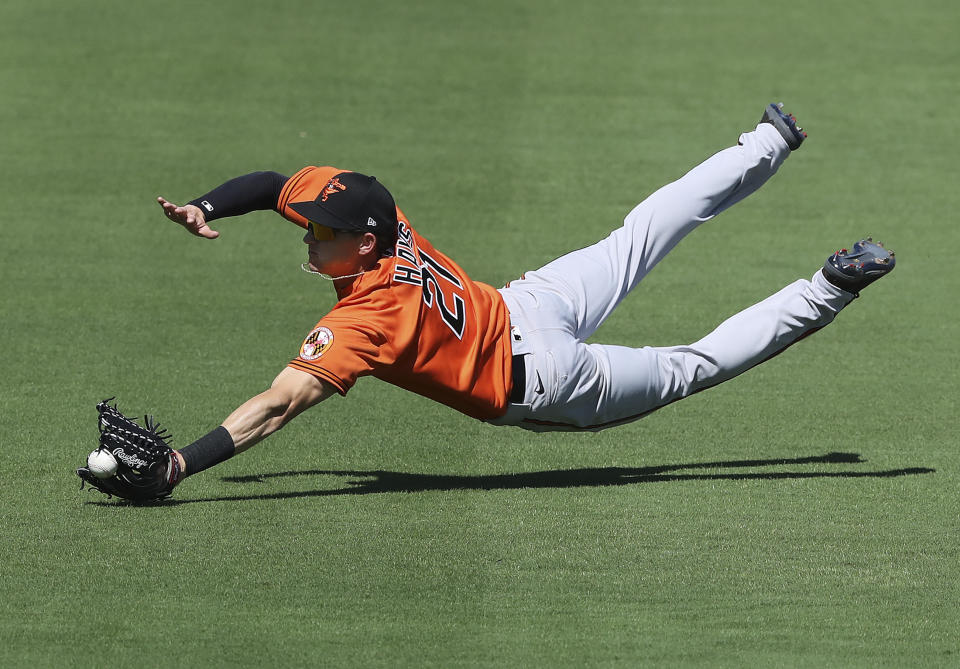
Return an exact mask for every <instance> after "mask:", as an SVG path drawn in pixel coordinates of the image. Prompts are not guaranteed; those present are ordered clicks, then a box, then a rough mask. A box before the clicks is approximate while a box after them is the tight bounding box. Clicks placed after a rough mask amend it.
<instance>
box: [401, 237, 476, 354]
mask: <svg viewBox="0 0 960 669" xmlns="http://www.w3.org/2000/svg"><path fill="white" fill-rule="evenodd" d="M396 254H397V265H396V268H395V269H394V273H393V278H394V280H395V281H399V282H401V283H408V284H411V285H414V286H420V289H421V296H422V298H423V303H424V304H425V305H426V306H427V308H428V309H433V308H436V310H437V311H438V312H439V314H440V318H442V319H443V322H444V323H445V324H446V325H447V327H448V328H450V330H451V331H452V332H453V334H455V335H456V336H457V339H463V332H464V329H465V328H466V325H467V310H466V303H465V302H464V300H463V296H462V295H461V292H462V291H463V283H462V282H461V281H460V279H458V278H457V276H456V274H454V273H453V272H451V271H450V270H449V269H447V268H446V267H444V266H443V264H441V263H440V262H439V261H438V260H436V259H435V258H433V257H432V256H430V254H428V253H427V252H426V251H424V250H423V249H421V248H419V247H417V244H416V242H415V241H414V239H413V232H412V231H411V230H410V228H409V227H407V225H406V223H404V221H400V222H399V225H398V226H397V247H396ZM444 287H446V288H447V291H448V292H447V294H444V291H443V289H444ZM458 291H459V292H458Z"/></svg>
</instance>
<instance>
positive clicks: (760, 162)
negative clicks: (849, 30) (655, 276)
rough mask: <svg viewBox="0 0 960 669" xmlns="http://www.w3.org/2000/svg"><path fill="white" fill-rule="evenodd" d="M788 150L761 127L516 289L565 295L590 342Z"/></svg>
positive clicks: (769, 127)
mask: <svg viewBox="0 0 960 669" xmlns="http://www.w3.org/2000/svg"><path fill="white" fill-rule="evenodd" d="M793 127H795V125H794V126H793ZM801 141H802V140H801ZM797 146H799V143H797ZM790 151H791V149H790V147H789V146H788V143H787V141H786V140H785V139H784V137H783V136H782V135H781V132H780V131H778V130H777V128H776V127H775V126H774V125H773V124H772V123H770V122H761V123H760V124H759V125H758V126H757V128H756V129H755V130H754V131H752V132H747V133H744V134H742V135H741V136H740V141H739V143H738V145H737V146H733V147H730V148H728V149H725V150H723V151H720V152H719V153H717V154H715V155H713V156H711V157H710V158H708V159H707V160H706V161H704V162H703V163H701V164H700V165H698V166H697V167H695V168H693V169H692V170H691V171H690V172H688V173H687V174H686V175H684V176H683V177H681V178H680V179H678V180H677V181H674V182H673V183H670V184H667V185H666V186H664V187H663V188H661V189H659V190H658V191H656V192H655V193H653V194H652V195H651V196H650V197H648V198H647V199H646V200H644V201H643V202H642V203H640V204H639V205H637V207H635V208H634V209H633V211H631V212H630V213H629V214H628V215H627V217H626V219H625V220H624V225H623V226H622V227H620V228H618V229H617V230H614V231H613V232H612V233H611V234H610V235H609V236H608V237H607V238H606V239H604V240H602V241H600V242H598V243H597V244H594V245H593V246H589V247H587V248H584V249H580V250H578V251H574V252H572V253H569V254H567V255H565V256H563V257H561V258H559V259H557V260H555V261H553V262H551V263H549V264H548V265H546V266H544V267H542V268H541V269H539V270H537V271H535V272H529V273H527V274H526V275H525V277H524V278H523V279H522V280H520V281H517V282H512V283H511V288H517V289H521V290H523V289H526V290H533V291H536V290H542V289H544V288H546V289H547V290H550V291H559V292H561V293H562V294H563V295H564V297H565V298H566V299H567V301H568V302H569V304H570V305H571V306H572V310H571V312H570V313H569V315H568V317H567V322H566V323H565V325H566V326H567V327H569V328H570V329H571V331H572V332H573V333H574V335H575V336H576V337H578V338H580V339H586V338H587V337H589V336H590V335H591V334H593V332H594V331H595V330H596V328H597V327H599V325H600V324H601V323H602V322H603V320H604V319H605V318H606V317H607V316H609V315H610V313H611V312H612V311H613V309H614V308H615V307H616V306H617V304H619V303H620V301H621V300H622V299H623V298H624V297H625V296H626V295H627V293H628V292H629V291H630V290H632V289H633V288H634V287H635V286H636V285H637V283H639V282H640V280H641V279H642V278H643V277H644V276H646V274H647V273H648V272H649V271H650V270H651V269H653V267H654V266H655V265H656V264H657V263H658V262H660V260H661V259H662V258H663V257H664V256H665V255H666V254H667V253H668V252H669V251H670V250H671V249H672V248H673V247H674V246H676V245H677V243H678V242H679V241H680V240H681V239H683V237H684V236H685V235H687V234H688V233H689V232H690V231H691V230H693V229H694V228H696V227H697V226H698V225H700V224H701V223H703V222H704V221H707V220H709V219H711V218H713V217H714V216H716V215H717V214H719V213H720V212H721V211H723V210H724V209H727V208H728V207H730V206H731V205H733V204H735V203H736V202H739V201H740V200H742V199H743V198H745V197H747V196H748V195H750V194H751V193H753V192H754V191H756V190H757V189H758V188H760V186H762V185H763V184H764V183H765V182H766V181H767V180H768V179H769V178H770V177H771V176H773V174H774V173H775V172H776V171H777V169H778V168H779V166H780V165H781V163H782V162H783V161H784V160H785V159H786V157H787V156H788V155H789V153H790Z"/></svg>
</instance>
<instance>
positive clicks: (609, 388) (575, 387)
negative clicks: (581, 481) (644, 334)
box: [489, 123, 854, 431]
mask: <svg viewBox="0 0 960 669" xmlns="http://www.w3.org/2000/svg"><path fill="white" fill-rule="evenodd" d="M789 155H790V149H789V147H788V146H787V143H786V141H785V140H784V139H783V137H782V136H781V135H780V133H779V132H778V131H777V129H776V128H774V127H773V126H772V125H770V124H769V123H761V124H759V125H758V126H757V128H756V129H755V130H754V131H752V132H747V133H743V134H742V135H740V141H739V142H738V144H737V146H733V147H730V148H728V149H724V150H723V151H720V152H719V153H717V154H715V155H713V156H712V157H710V158H708V159H707V160H706V161H704V162H703V163H701V164H700V165H698V166H697V167H695V168H693V169H692V170H691V171H690V172H688V173H687V174H686V175H684V176H683V177H681V178H680V179H678V180H677V181H675V182H673V183H670V184H667V185H666V186H664V187H663V188H661V189H660V190H658V191H656V192H655V193H653V194H652V195H651V196H650V197H648V198H647V199H646V200H644V201H643V202H642V203H640V204H639V205H637V206H636V207H635V208H634V209H633V211H631V212H630V213H629V214H628V215H627V217H626V219H625V220H624V224H623V226H622V227H620V228H618V229H616V230H614V231H613V232H612V233H611V234H610V235H609V236H608V237H607V238H606V239H604V240H602V241H600V242H598V243H597V244H594V245H593V246H589V247H587V248H584V249H580V250H579V251H574V252H573V253H569V254H567V255H565V256H563V257H561V258H559V259H557V260H555V261H553V262H551V263H549V264H547V265H546V266H544V267H542V268H541V269H538V270H536V271H534V272H528V273H527V274H525V275H524V277H523V278H522V279H520V280H519V281H513V282H511V283H510V284H508V285H507V287H505V288H502V289H500V292H501V294H502V295H503V299H504V301H505V302H506V304H507V308H508V309H509V311H510V322H511V325H512V327H513V332H512V333H511V343H512V345H513V353H514V354H515V355H524V356H525V363H526V364H525V367H526V389H525V393H524V400H523V402H522V403H518V404H510V405H509V406H508V408H507V412H506V414H505V415H504V416H502V417H500V418H497V419H494V420H491V421H489V422H491V423H494V424H498V425H516V426H518V427H523V428H526V429H530V430H534V431H547V430H598V429H603V428H605V427H610V426H612V425H617V424H621V423H626V422H629V421H631V420H636V419H637V418H641V417H642V416H644V415H646V414H647V413H650V412H651V411H653V410H655V409H657V408H660V407H662V406H665V405H667V404H669V403H671V402H673V401H675V400H678V399H681V398H683V397H686V396H688V395H690V394H692V393H695V392H697V391H699V390H703V389H705V388H709V387H711V386H713V385H716V384H718V383H720V382H722V381H725V380H727V379H730V378H733V377H734V376H736V375H738V374H740V373H742V372H744V371H746V370H747V369H750V368H751V367H753V366H755V365H757V364H759V363H761V362H763V361H764V360H767V359H768V358H770V357H772V356H773V355H776V354H777V353H779V352H780V351H782V350H784V349H785V348H787V347H788V346H790V345H791V344H793V343H794V342H796V341H797V340H799V339H800V338H802V337H803V336H805V335H807V334H810V333H811V332H814V331H815V330H817V329H819V328H821V327H823V326H824V325H826V324H828V323H829V322H830V321H832V320H833V318H834V316H835V315H836V314H837V312H839V311H840V310H841V309H842V308H843V307H845V306H846V305H847V304H849V303H850V302H851V301H852V300H853V299H854V296H853V295H852V294H851V293H848V292H846V291H843V290H841V289H839V288H837V287H836V286H834V285H832V284H831V283H829V282H828V281H827V280H826V279H825V277H824V276H823V275H822V273H821V272H820V271H817V272H816V274H814V276H813V277H812V278H811V280H809V281H808V280H799V281H795V282H794V283H791V284H790V285H788V286H787V287H786V288H784V289H782V290H781V291H780V292H778V293H776V294H775V295H772V296H771V297H768V298H767V299H765V300H763V301H762V302H760V303H758V304H755V305H753V306H752V307H749V308H748V309H746V310H744V311H742V312H740V313H738V314H736V315H734V316H732V317H731V318H729V319H728V320H726V321H725V322H724V323H722V324H721V325H720V326H719V327H717V328H716V329H715V330H714V331H713V332H711V333H710V334H708V335H707V336H705V337H704V338H703V339H701V340H700V341H697V342H694V343H692V344H689V345H684V346H670V347H656V348H655V347H650V346H645V347H642V348H628V347H624V346H605V345H602V344H588V343H586V340H587V338H588V337H590V336H591V335H592V334H593V333H594V331H595V330H596V329H597V328H598V327H599V326H600V324H601V323H602V322H603V321H604V319H605V318H607V317H608V316H609V315H610V313H611V312H612V311H613V309H614V308H615V307H616V306H617V305H618V304H619V303H620V301H621V300H623V298H624V297H626V295H627V293H628V292H629V291H630V290H632V289H633V288H634V287H635V286H636V285H637V284H638V283H639V282H640V280H641V279H643V277H644V276H646V275H647V273H648V272H649V271H650V270H652V269H653V267H654V266H655V265H656V264H657V263H658V262H660V260H662V259H663V257H664V256H665V255H666V254H667V253H668V252H669V251H670V250H671V249H672V248H673V247H674V246H676V245H677V243H678V242H679V241H680V240H681V239H683V237H684V236H686V235H687V234H688V233H689V232H691V231H692V230H694V229H695V228H696V227H697V226H699V225H700V224H701V223H704V222H705V221H708V220H710V219H712V218H713V217H714V216H716V215H717V214H719V213H720V212H722V211H723V210H725V209H727V208H728V207H730V206H732V205H733V204H735V203H737V202H739V201H740V200H742V199H743V198H745V197H747V196H748V195H750V194H751V193H753V192H754V191H756V190H757V189H758V188H760V186H762V185H763V184H764V183H765V182H766V181H767V179H769V178H770V177H772V176H773V175H774V174H775V173H776V171H777V169H778V168H779V167H780V165H781V164H782V163H783V161H784V160H785V159H786V158H787V157H788V156H789ZM731 234H736V233H735V232H732V233H731Z"/></svg>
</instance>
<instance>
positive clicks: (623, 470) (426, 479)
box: [93, 453, 936, 506]
mask: <svg viewBox="0 0 960 669" xmlns="http://www.w3.org/2000/svg"><path fill="white" fill-rule="evenodd" d="M863 462H866V461H865V460H863V459H862V458H861V457H860V454H859V453H827V454H826V455H814V456H810V457H805V458H783V459H777V460H733V461H726V462H694V463H687V464H677V465H657V466H652V467H600V468H585V469H564V470H558V471H543V472H523V473H518V474H481V475H472V476H459V475H448V474H411V473H406V472H389V471H382V470H370V471H362V470H357V471H354V470H345V471H343V470H327V469H313V470H304V471H287V472H274V473H269V474H255V475H251V476H225V477H223V478H222V479H221V480H222V481H226V482H228V483H237V484H246V485H257V484H260V483H264V482H265V481H267V480H269V479H274V478H287V477H306V476H338V477H342V478H347V479H349V480H347V481H346V486H347V487H343V488H335V489H328V490H302V491H296V492H275V493H263V494H251V495H228V496H223V497H210V498H202V499H178V500H167V501H164V502H160V503H159V504H162V505H164V506H168V505H176V504H193V503H195V502H240V501H247V500H266V499H293V498H299V497H330V496H334V495H369V494H374V493H388V492H408V493H412V492H425V491H445V490H518V489H521V488H579V487H597V486H620V485H633V484H636V483H668V482H671V481H753V480H760V481H775V480H779V479H817V478H891V477H895V476H910V475H914V474H931V473H933V472H935V471H936V470H935V469H930V468H928V467H909V468H905V469H888V470H882V471H857V470H852V469H843V470H840V471H764V472H745V471H733V472H709V473H707V472H703V473H700V472H698V470H710V469H713V470H716V469H720V470H722V469H733V470H743V469H751V468H756V467H782V466H792V465H817V464H827V465H830V464H838V465H846V464H861V463H863ZM685 472H690V473H685ZM93 503H94V504H107V502H93Z"/></svg>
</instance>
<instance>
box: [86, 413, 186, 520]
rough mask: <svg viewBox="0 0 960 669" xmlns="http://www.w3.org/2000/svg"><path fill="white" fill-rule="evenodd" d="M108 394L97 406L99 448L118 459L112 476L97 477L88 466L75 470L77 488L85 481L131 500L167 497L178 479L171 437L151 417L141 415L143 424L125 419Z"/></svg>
mask: <svg viewBox="0 0 960 669" xmlns="http://www.w3.org/2000/svg"><path fill="white" fill-rule="evenodd" d="M111 400H113V398H112V397H111V398H110V399H108V400H104V401H103V402H100V403H99V404H98V405H97V411H98V412H99V414H100V415H99V419H98V425H99V426H100V448H102V449H105V450H108V451H110V452H111V453H112V454H113V457H114V458H116V460H117V471H116V473H114V474H113V476H108V477H106V478H98V477H97V476H96V475H94V473H93V472H92V471H90V469H88V468H87V467H80V468H79V469H77V476H79V477H80V480H81V483H80V489H81V490H82V489H83V486H84V483H89V484H90V485H91V486H92V487H94V488H96V489H97V490H99V491H100V492H103V493H106V494H107V495H110V496H113V495H116V496H117V497H121V498H123V499H127V500H130V501H133V502H155V501H158V500H161V499H164V498H166V497H169V496H170V493H171V492H172V491H173V488H174V487H175V486H176V485H177V484H178V483H179V482H180V478H181V476H180V460H179V459H178V458H177V456H176V453H174V452H173V449H172V448H170V444H169V442H170V441H171V439H172V437H171V436H170V435H169V434H168V433H167V431H166V430H163V429H161V428H160V425H159V424H158V423H156V422H155V421H154V420H153V417H152V416H144V417H143V425H140V424H138V423H137V422H136V421H135V420H132V419H130V418H127V417H126V416H124V415H123V414H122V413H120V411H119V410H117V405H116V404H114V405H113V406H111V405H110V404H109V402H110V401H111Z"/></svg>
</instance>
